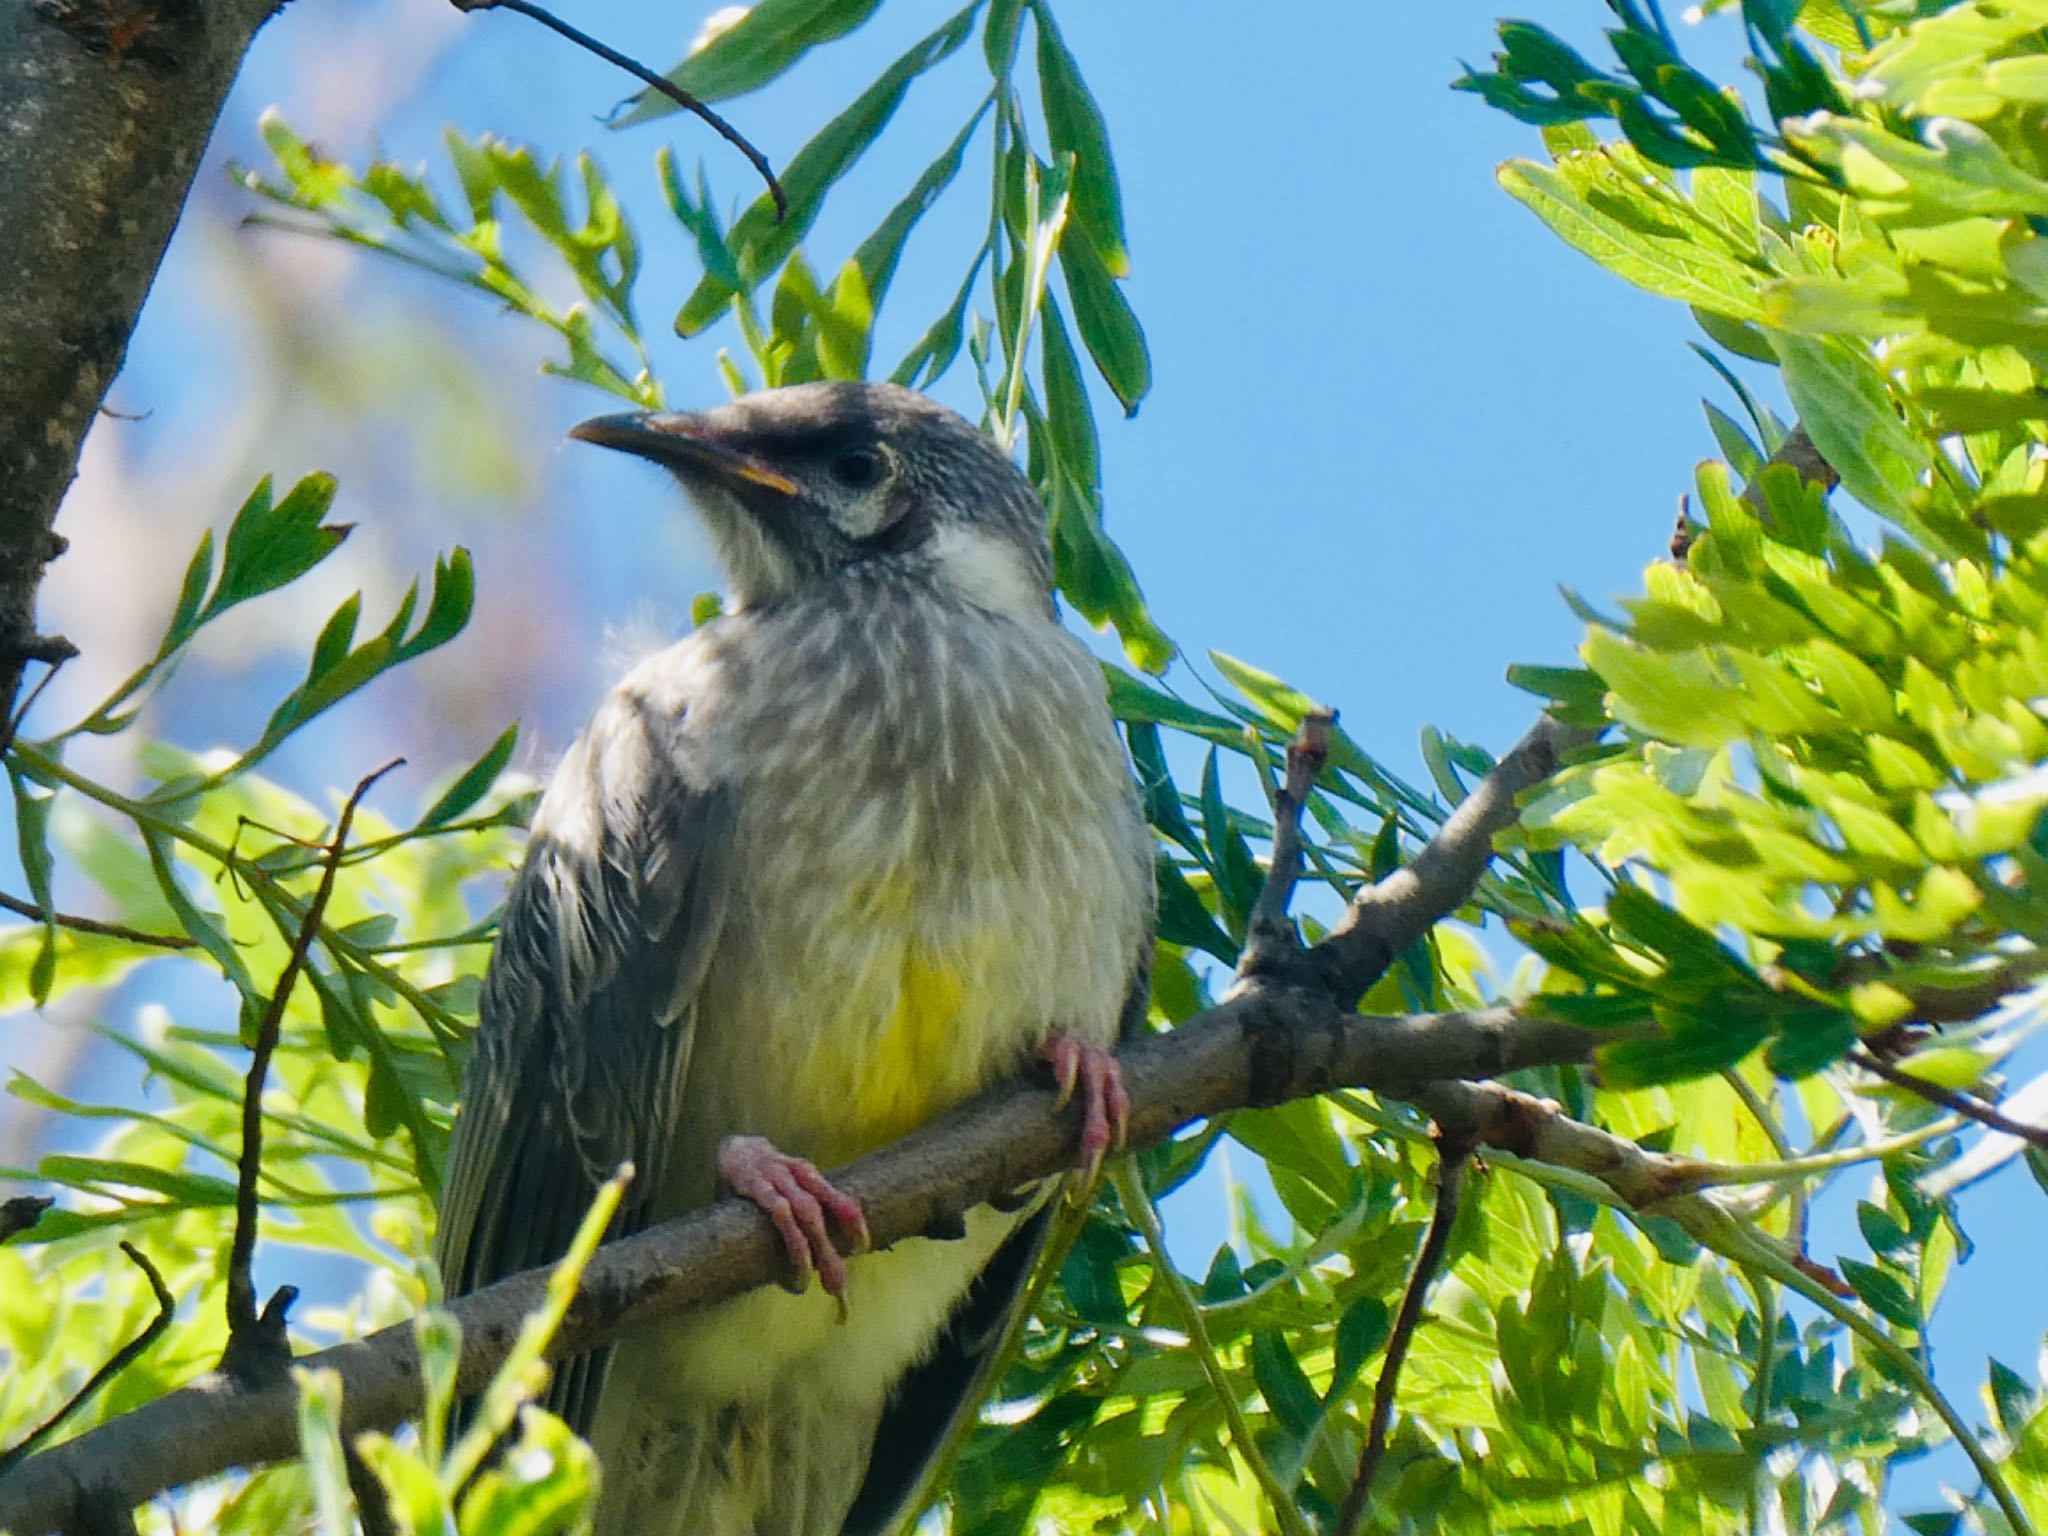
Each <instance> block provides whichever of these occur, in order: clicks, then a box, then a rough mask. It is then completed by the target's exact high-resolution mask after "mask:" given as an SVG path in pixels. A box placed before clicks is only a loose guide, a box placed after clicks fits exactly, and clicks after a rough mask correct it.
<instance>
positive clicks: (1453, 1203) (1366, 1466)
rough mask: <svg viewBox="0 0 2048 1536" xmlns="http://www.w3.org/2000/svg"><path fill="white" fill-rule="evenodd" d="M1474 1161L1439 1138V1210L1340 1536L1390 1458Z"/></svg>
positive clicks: (1376, 1399) (1409, 1293)
mask: <svg viewBox="0 0 2048 1536" xmlns="http://www.w3.org/2000/svg"><path fill="white" fill-rule="evenodd" d="M1471 1155H1472V1148H1471V1146H1470V1145H1469V1144H1468V1143H1465V1142H1462V1141H1458V1140H1455V1139H1452V1138H1450V1137H1447V1136H1443V1135H1441V1134H1440V1135H1439V1136H1438V1138H1437V1164H1436V1208H1435V1209H1434V1210H1433V1211H1431V1212H1430V1217H1429V1230H1428V1231H1427V1232H1425V1233H1424V1234H1423V1237H1422V1247H1421V1248H1420V1249H1419V1250H1417V1252H1416V1255H1415V1267H1414V1268H1413V1269H1412V1270H1410V1271H1409V1273H1408V1289H1407V1290H1406V1291H1404V1292H1402V1295H1401V1309H1400V1311H1399V1312H1397V1313H1396V1314H1395V1315H1394V1328H1393V1331H1392V1332H1391V1333H1389V1334H1388V1335H1387V1352H1386V1356H1385V1358H1383V1359H1382V1360H1381V1362H1380V1379H1379V1380H1378V1382H1376V1383H1375V1384H1374V1386H1373V1389H1372V1417H1371V1420H1370V1421H1369V1423H1368V1425H1367V1428H1366V1435H1365V1447H1364V1449H1363V1450H1361V1451H1360V1452H1359V1453H1358V1471H1357V1472H1356V1473H1355V1474H1354V1475H1353V1477H1352V1479H1351V1491H1350V1492H1349V1493H1347V1494H1346V1495H1345V1496H1344V1508H1343V1509H1342V1511H1340V1512H1339V1514H1338V1516H1337V1527H1336V1536H1358V1523H1359V1521H1360V1520H1362V1519H1363V1518H1364V1517H1365V1502H1366V1498H1367V1496H1368V1495H1369V1494H1370V1493H1371V1492H1372V1485H1373V1480H1374V1479H1375V1478H1376V1477H1377V1476H1378V1475H1379V1470H1380V1463H1381V1462H1382V1461H1384V1460H1385V1459H1386V1454H1387V1428H1388V1426H1389V1425H1390V1424H1392V1423H1393V1421H1394V1394H1395V1392H1396V1391H1397V1390H1398V1389H1399V1387H1400V1384H1401V1366H1402V1364H1403V1363H1404V1362H1405V1361H1406V1360H1407V1358H1408V1346H1409V1345H1410V1344H1412V1343H1413V1342H1414V1341H1415V1330H1416V1328H1417V1327H1418V1326H1419V1325H1420V1324H1421V1322H1422V1304H1423V1301H1424V1300H1425V1299H1426V1298H1427V1296H1428V1295H1429V1287H1430V1285H1431V1283H1432V1282H1433V1281H1435V1279H1436V1277H1437V1274H1438V1272H1439V1271H1440V1270H1442V1268H1443V1267H1444V1254H1445V1252H1446V1250H1447V1249H1448V1248H1449V1247H1450V1243H1451V1227H1452V1226H1453V1225H1454V1224H1455V1223H1456V1221H1457V1219H1458V1192H1459V1189H1460V1188H1461V1186H1462V1184H1463V1182H1464V1174H1465V1163H1466V1160H1467V1159H1468V1158H1470V1157H1471Z"/></svg>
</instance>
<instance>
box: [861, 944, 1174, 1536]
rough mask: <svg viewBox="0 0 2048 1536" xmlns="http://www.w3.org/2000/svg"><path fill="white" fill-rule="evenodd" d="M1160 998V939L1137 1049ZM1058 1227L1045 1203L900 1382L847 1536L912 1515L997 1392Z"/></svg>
mask: <svg viewBox="0 0 2048 1536" xmlns="http://www.w3.org/2000/svg"><path fill="white" fill-rule="evenodd" d="M1151 994H1152V935H1151V934H1150V933H1149V932H1148V933H1147V934H1146V935H1145V937H1144V939H1143V941H1142V942H1141V943H1140V944H1139V946H1138V953H1137V955H1136V956H1135V957H1134V959H1133V963H1132V967H1131V979H1130V982H1129V984H1128V985H1127V986H1126V987H1125V989H1124V1005H1123V1011H1122V1013H1121V1015H1120V1017H1119V1036H1120V1039H1121V1040H1122V1041H1125V1042H1128V1041H1129V1040H1130V1039H1132V1038H1133V1037H1134V1036H1135V1035H1137V1034H1138V1033H1139V1032H1141V1031H1142V1030H1143V1029H1144V1027H1145V1013H1146V1006H1147V1004H1148V1002H1149V1001H1150V998H1151ZM1051 1224H1052V1212H1051V1208H1050V1205H1049V1204H1047V1205H1041V1206H1040V1207H1039V1208H1038V1209H1037V1210H1036V1211H1034V1212H1033V1213H1032V1214H1031V1215H1030V1217H1029V1218H1027V1219H1026V1220H1025V1221H1023V1222H1021V1223H1020V1224H1019V1225H1018V1227H1017V1230H1016V1231H1014V1232H1012V1233H1011V1234H1010V1235H1009V1237H1007V1238H1006V1239H1004V1241H1003V1244H1002V1246H1001V1247H1000V1248H998V1249H996V1251H995V1253H994V1255H993V1256H991V1257H990V1259H989V1261H988V1263H987V1264H985V1265H983V1266H982V1270H981V1273H980V1274H978V1275H976V1276H975V1277H974V1283H973V1284H972V1285H970V1286H969V1287H968V1288H967V1293H966V1294H965V1295H964V1296H962V1297H961V1298H960V1300H959V1302H958V1303H957V1304H956V1305H955V1306H954V1308H953V1311H952V1315H951V1316H949V1317H948V1318H947V1319H946V1326H945V1327H944V1328H943V1329H941V1330H940V1333H939V1338H938V1343H937V1344H935V1345H934V1346H933V1348H932V1352H931V1354H929V1355H928V1356H926V1357H925V1358H924V1359H923V1360H920V1361H919V1362H918V1363H917V1364H916V1365H914V1366H912V1367H911V1368H910V1369H909V1370H908V1371H906V1372H904V1374H903V1377H902V1379H901V1380H899V1381H898V1382H897V1383H896V1386H895V1387H894V1389H893V1390H891V1392H890V1393H889V1401H888V1404H887V1406H886V1407H884V1408H883V1410H882V1420H881V1423H880V1424H879V1425H878V1426H877V1427H876V1430H875V1440H874V1449H873V1450H872V1451H871V1452H870V1453H869V1455H868V1470H867V1475H866V1477H865V1478H863V1479H862V1481H861V1485H860V1492H859V1493H858V1494H856V1495H855V1496H854V1501H853V1508H852V1509H850V1510H848V1511H847V1515H846V1524H845V1525H844V1526H843V1527H842V1528H841V1532H840V1536H882V1533H884V1532H888V1531H892V1530H894V1529H895V1528H896V1524H897V1522H898V1521H899V1520H900V1519H902V1518H903V1517H905V1516H908V1515H910V1514H912V1513H913V1511H911V1510H909V1509H907V1508H906V1507H905V1501H906V1500H907V1499H910V1498H911V1497H912V1496H914V1495H915V1494H916V1493H918V1492H919V1489H920V1485H921V1484H922V1483H923V1482H924V1478H925V1472H926V1469H927V1468H928V1467H929V1466H930V1464H931V1460H932V1458H933V1457H934V1456H936V1455H937V1454H938V1453H939V1451H940V1449H941V1448H942V1447H943V1446H944V1445H945V1444H946V1443H947V1442H948V1441H949V1440H950V1439H951V1438H952V1437H953V1435H954V1433H955V1432H956V1428H957V1426H958V1425H959V1424H960V1421H961V1420H962V1419H963V1418H965V1417H967V1416H968V1415H971V1414H975V1413H979V1412H980V1411H981V1404H982V1401H983V1399H985V1398H986V1397H987V1396H988V1395H989V1393H990V1392H991V1391H992V1390H993V1389H994V1387H995V1385H996V1384H995V1382H993V1381H992V1380H990V1377H991V1376H992V1375H993V1374H994V1371H995V1366H996V1357H997V1356H998V1355H1000V1354H1001V1353H1002V1349H1003V1341H1004V1339H1005V1338H1006V1337H1007V1336H1008V1335H1009V1332H1010V1328H1011V1325H1012V1323H1013V1321H1016V1319H1015V1316H1014V1314H1015V1313H1016V1312H1017V1310H1018V1309H1019V1308H1020V1307H1021V1306H1022V1305H1023V1302H1024V1293H1025V1290H1026V1288H1027V1287H1028V1286H1029V1285H1030V1282H1031V1276H1032V1274H1033V1273H1034V1272H1035V1271H1036V1270H1037V1268H1038V1263H1039V1258H1040V1256H1041V1254H1042V1253H1043V1251H1044V1248H1045V1234H1046V1230H1047V1228H1049V1227H1050V1226H1051Z"/></svg>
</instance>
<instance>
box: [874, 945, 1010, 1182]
mask: <svg viewBox="0 0 2048 1536" xmlns="http://www.w3.org/2000/svg"><path fill="white" fill-rule="evenodd" d="M965 971H966V967H964V966H962V965H960V964H959V963H958V961H957V960H954V961H951V962H950V963H949V962H948V961H942V960H938V959H936V958H934V957H933V956H931V955H929V954H927V953H925V952H923V951H920V950H918V949H915V948H912V949H909V950H907V951H906V952H905V954H904V957H903V976H902V980H901V982H900V983H899V984H898V986H897V991H896V1003H895V1006H894V1007H892V1008H891V1009H890V1010H889V1016H888V1018H887V1019H885V1020H884V1021H883V1023H882V1027H881V1028H880V1029H879V1030H878V1031H876V1033H875V1034H873V1035H872V1036H870V1037H869V1038H870V1040H871V1042H872V1043H871V1045H870V1047H869V1049H868V1051H867V1052H866V1053H865V1055H864V1056H863V1058H862V1059H861V1060H860V1061H859V1062H858V1063H857V1064H856V1066H855V1074H854V1081H853V1085H852V1088H853V1091H852V1094H851V1095H850V1098H849V1102H848V1105H847V1109H848V1112H849V1113H848V1119H850V1120H851V1121H852V1122H853V1126H851V1127H849V1129H854V1128H855V1127H857V1131H856V1134H857V1135H858V1136H859V1138H860V1140H861V1141H862V1142H863V1143H865V1145H864V1146H863V1148H862V1150H863V1151H866V1150H871V1149H872V1148H874V1147H879V1146H882V1145H884V1144H885V1143H887V1142H891V1141H894V1140H895V1139H896V1138H897V1137H899V1136H901V1135H904V1134H905V1133H906V1132H909V1131H913V1130H915V1129H916V1128H917V1127H918V1126H920V1125H922V1124H924V1123H925V1121H927V1120H929V1119H931V1118H932V1116H934V1115H935V1114H937V1113H938V1112H939V1111H940V1110H942V1109H947V1108H950V1107H951V1105H952V1104H953V1103H954V1102H955V1101H956V1100H957V1099H959V1098H960V1097H961V1096H962V1094H963V1093H964V1092H966V1091H968V1090H969V1089H970V1088H971V1086H972V1084H971V1082H967V1083H963V1082H962V1081H961V1079H962V1078H963V1076H967V1074H966V1073H963V1071H962V1070H961V1069H962V1068H963V1067H964V1066H967V1061H966V1060H965V1059H964V1058H968V1057H972V1056H978V1055H979V1052H975V1051H970V1050H963V1049H962V1047H963V1045H967V1044H969V1042H966V1041H963V1040H962V1039H961V1038H960V1030H961V1025H962V1024H963V1022H964V1020H963V1019H962V1016H961V1015H962V1010H961V1004H962V1003H963V1002H964V1001H965V1000H966V997H967V977H966V974H965Z"/></svg>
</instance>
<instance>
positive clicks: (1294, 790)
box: [1237, 709, 1337, 986]
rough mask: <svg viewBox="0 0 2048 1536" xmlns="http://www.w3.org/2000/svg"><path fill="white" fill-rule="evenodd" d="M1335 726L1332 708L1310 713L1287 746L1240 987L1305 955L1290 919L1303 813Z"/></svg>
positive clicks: (1239, 974) (1240, 961)
mask: <svg viewBox="0 0 2048 1536" xmlns="http://www.w3.org/2000/svg"><path fill="white" fill-rule="evenodd" d="M1336 722H1337V716H1336V713H1335V712H1334V711H1332V710H1327V709H1314V710H1310V711H1309V713H1308V714H1307V715H1306V716H1305V717H1303V719H1302V722H1301V729H1300V730H1298V731H1296V732H1295V733H1294V740H1293V741H1291V742H1289V743H1288V746H1287V772H1286V775H1285V777H1284V778H1283V779H1282V780H1281V782H1280V787H1279V788H1278V789H1277V790H1275V791H1274V794H1273V852H1272V855H1271V857H1270V858H1269V859H1268V860H1267V862H1266V883H1265V885H1264V886H1263V887H1261V888H1260V890H1259V896H1258V900H1257V901H1256V902H1254V903H1253V905H1252V910H1251V917H1250V919H1249V920H1248V921H1247V922H1246V924H1245V937H1244V952H1243V953H1242V954H1240V955H1239V956H1238V957H1237V980H1238V984H1239V985H1240V986H1241V985H1243V984H1245V983H1247V982H1250V981H1254V980H1257V979H1260V978H1263V977H1267V976H1273V975H1278V974H1280V973H1281V972H1282V971H1283V970H1284V968H1285V966H1286V964H1287V963H1288V962H1289V961H1290V960H1292V959H1293V958H1294V957H1295V956H1296V955H1297V954H1299V953H1300V952H1301V935H1300V933H1298V932H1297V931H1296V930H1295V926H1294V919H1293V917H1292V916H1291V915H1290V909H1291V908H1292V907H1293V905H1294V886H1295V882H1296V881H1298V880H1299V879H1300V878H1301V861H1302V853H1303V846H1304V845H1303V843H1302V840H1301V813H1302V811H1303V810H1304V809H1306V808H1307V806H1308V797H1309V792H1310V791H1311V790H1313V789H1314V788H1315V783H1316V775H1317V774H1319V773H1321V772H1322V771H1323V764H1324V763H1326V762H1328V761H1329V759H1330V727H1331V726H1332V725H1334V724H1336Z"/></svg>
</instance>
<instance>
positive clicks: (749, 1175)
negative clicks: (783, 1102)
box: [718, 1136, 868, 1309]
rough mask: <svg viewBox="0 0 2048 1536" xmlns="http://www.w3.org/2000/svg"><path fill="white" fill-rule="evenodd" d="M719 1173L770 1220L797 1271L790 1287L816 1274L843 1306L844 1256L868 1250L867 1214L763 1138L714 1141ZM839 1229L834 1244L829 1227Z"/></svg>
mask: <svg viewBox="0 0 2048 1536" xmlns="http://www.w3.org/2000/svg"><path fill="white" fill-rule="evenodd" d="M718 1177H719V1178H720V1179H721V1180H722V1181H723V1182H724V1184H725V1187H726V1188H727V1189H729V1190H731V1191H732V1192H733V1193H734V1194H736V1195H738V1196H739V1197H740V1198H741V1199H742V1200H751V1201H753V1203H754V1204H756V1205H758V1206H759V1207H760V1208H761V1209H762V1211H764V1212H765V1213H766V1214H767V1217H768V1219H769V1220H770V1221H772V1222H774V1223H775V1230H776V1231H777V1232H779V1233H780V1234H781V1235H782V1246H783V1248H784V1249H785V1250H786V1251H787V1252H788V1254H789V1262H790V1264H791V1266H792V1267H793V1268H794V1269H795V1270H796V1276H795V1283H794V1284H793V1285H792V1286H791V1287H790V1288H791V1289H792V1290H794V1291H796V1292H798V1293H801V1292H802V1291H803V1290H804V1288H805V1287H807V1286H808V1285H809V1284H810V1283H811V1273H812V1271H813V1270H815V1271H816V1272H817V1275H818V1280H819V1283H820V1284H822V1285H823V1286H824V1287H825V1289H826V1290H827V1291H829V1292H830V1293H831V1294H832V1295H834V1296H836V1297H838V1298H839V1304H840V1306H841V1308H842V1309H843V1308H844V1307H845V1305H846V1255H848V1254H854V1253H863V1252H865V1251H866V1250H867V1248H868V1218H867V1213H866V1212H865V1211H863V1210H862V1209H861V1204H860V1202H859V1201H858V1200H856V1199H854V1198H853V1196H851V1195H847V1194H842V1193H840V1191H839V1190H837V1189H835V1188H834V1187H833V1186H832V1184H831V1182H830V1181H829V1180H827V1179H826V1177H825V1175H823V1174H822V1173H820V1172H818V1170H817V1168H816V1167H814V1166H813V1165H812V1164H810V1163H808V1162H806V1161H805V1160H804V1159H803V1158H800V1157H791V1156H790V1155H789V1154H788V1153H787V1152H784V1151H782V1150H781V1149H780V1148H779V1147H777V1146H776V1145H775V1143H774V1142H772V1141H770V1140H768V1138H767V1137H765V1136H728V1137H726V1138H725V1140H723V1141H721V1142H720V1143H719V1144H718ZM833 1227H836V1228H838V1230H839V1241H838V1242H836V1243H835V1242H834V1241H833V1238H832V1230H831V1229H832V1228H833Z"/></svg>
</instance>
